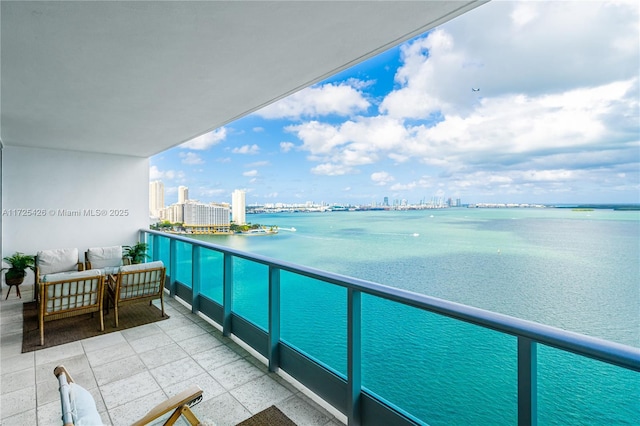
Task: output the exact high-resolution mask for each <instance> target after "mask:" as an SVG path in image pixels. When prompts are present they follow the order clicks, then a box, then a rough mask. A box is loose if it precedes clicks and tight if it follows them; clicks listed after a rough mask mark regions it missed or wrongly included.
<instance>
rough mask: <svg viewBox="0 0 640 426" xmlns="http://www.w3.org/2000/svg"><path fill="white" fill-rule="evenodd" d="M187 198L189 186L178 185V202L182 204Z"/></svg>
mask: <svg viewBox="0 0 640 426" xmlns="http://www.w3.org/2000/svg"><path fill="white" fill-rule="evenodd" d="M188 199H189V188H187V187H186V186H179V187H178V204H184V203H186V202H187V200H188Z"/></svg>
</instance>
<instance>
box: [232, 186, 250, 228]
mask: <svg viewBox="0 0 640 426" xmlns="http://www.w3.org/2000/svg"><path fill="white" fill-rule="evenodd" d="M245 195H246V192H245V191H243V190H241V189H236V190H235V191H233V194H232V195H231V220H232V221H233V222H235V224H236V225H244V224H245V223H247V220H246V211H247V209H246V204H245Z"/></svg>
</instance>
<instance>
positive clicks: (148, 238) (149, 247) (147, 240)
mask: <svg viewBox="0 0 640 426" xmlns="http://www.w3.org/2000/svg"><path fill="white" fill-rule="evenodd" d="M142 237H143V238H144V242H145V243H147V255H148V256H149V257H148V258H147V260H148V261H151V260H153V259H155V257H154V256H153V239H154V238H158V237H157V236H156V235H153V234H147V233H146V232H144V233H142Z"/></svg>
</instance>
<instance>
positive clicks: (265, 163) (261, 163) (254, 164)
mask: <svg viewBox="0 0 640 426" xmlns="http://www.w3.org/2000/svg"><path fill="white" fill-rule="evenodd" d="M269 164H270V163H269V162H268V161H256V162H253V163H249V164H245V167H264V166H268V165H269Z"/></svg>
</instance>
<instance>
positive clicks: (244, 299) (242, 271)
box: [232, 257, 269, 331]
mask: <svg viewBox="0 0 640 426" xmlns="http://www.w3.org/2000/svg"><path fill="white" fill-rule="evenodd" d="M232 311H233V312H234V313H235V314H237V315H240V316H242V317H243V318H245V319H246V320H249V321H251V322H252V323H253V324H255V325H257V326H258V327H260V328H262V329H263V330H265V331H266V330H268V329H269V267H268V266H267V265H263V264H261V263H256V262H252V261H250V260H245V259H242V258H239V257H234V258H233V304H232Z"/></svg>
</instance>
